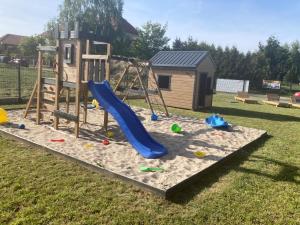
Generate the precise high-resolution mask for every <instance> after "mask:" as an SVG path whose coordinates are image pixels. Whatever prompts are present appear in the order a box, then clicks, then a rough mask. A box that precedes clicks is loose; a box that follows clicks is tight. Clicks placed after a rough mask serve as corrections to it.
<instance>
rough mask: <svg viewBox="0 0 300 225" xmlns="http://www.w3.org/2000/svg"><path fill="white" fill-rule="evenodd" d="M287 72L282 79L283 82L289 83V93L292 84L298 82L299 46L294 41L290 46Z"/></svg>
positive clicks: (299, 69)
mask: <svg viewBox="0 0 300 225" xmlns="http://www.w3.org/2000/svg"><path fill="white" fill-rule="evenodd" d="M288 62H289V70H288V72H287V74H286V76H285V77H284V80H285V81H287V82H289V83H290V91H291V90H292V84H293V83H298V82H299V80H300V44H299V42H298V41H295V42H293V43H292V44H291V47H290V55H289V60H288Z"/></svg>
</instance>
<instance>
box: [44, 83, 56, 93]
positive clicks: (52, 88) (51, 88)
mask: <svg viewBox="0 0 300 225" xmlns="http://www.w3.org/2000/svg"><path fill="white" fill-rule="evenodd" d="M42 90H43V91H49V92H55V86H54V85H50V84H43V88H42Z"/></svg>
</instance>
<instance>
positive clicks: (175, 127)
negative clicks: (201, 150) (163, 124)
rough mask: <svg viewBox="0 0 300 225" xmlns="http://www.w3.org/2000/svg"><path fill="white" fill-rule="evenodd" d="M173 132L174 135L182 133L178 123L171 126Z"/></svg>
mask: <svg viewBox="0 0 300 225" xmlns="http://www.w3.org/2000/svg"><path fill="white" fill-rule="evenodd" d="M171 131H172V132H174V133H180V132H181V127H180V126H179V125H178V124H177V123H173V124H172V126H171Z"/></svg>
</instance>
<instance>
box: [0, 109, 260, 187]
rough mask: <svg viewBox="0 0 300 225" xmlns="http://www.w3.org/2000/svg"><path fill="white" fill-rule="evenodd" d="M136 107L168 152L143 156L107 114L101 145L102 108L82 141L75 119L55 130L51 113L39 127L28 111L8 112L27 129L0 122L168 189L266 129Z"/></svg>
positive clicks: (11, 130) (84, 129)
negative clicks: (155, 114) (154, 117)
mask: <svg viewBox="0 0 300 225" xmlns="http://www.w3.org/2000/svg"><path fill="white" fill-rule="evenodd" d="M133 110H134V111H135V112H136V113H137V115H138V116H139V118H140V119H141V121H142V123H143V124H144V126H145V128H146V129H147V131H148V132H149V133H150V135H151V136H152V137H153V138H154V139H155V140H157V141H159V142H160V143H161V144H163V145H164V146H165V147H166V148H167V149H168V151H169V153H168V154H167V155H166V156H163V157H161V158H159V159H145V158H143V157H142V156H141V155H139V154H138V152H137V151H136V150H135V149H134V148H132V146H131V145H130V144H129V143H128V142H127V140H126V139H125V137H124V135H123V134H122V131H121V130H120V129H119V126H118V124H117V123H116V122H115V121H114V119H113V118H112V117H110V118H109V121H110V123H109V130H110V131H112V132H113V133H114V137H113V138H110V139H109V140H110V144H109V145H103V144H102V140H103V139H104V138H105V133H104V131H103V129H102V126H101V124H102V121H103V116H102V115H103V111H102V110H99V109H93V110H89V111H88V123H87V124H81V126H80V127H81V131H80V137H79V138H78V139H76V138H75V137H74V135H73V130H74V128H73V127H74V124H73V123H72V122H71V123H67V122H66V121H64V120H61V121H62V124H61V125H60V127H59V128H60V129H59V130H58V131H57V130H54V129H53V128H52V125H51V123H50V122H49V120H50V119H51V116H50V114H45V116H44V120H45V121H48V122H45V123H43V124H42V125H36V124H35V121H34V119H35V116H36V115H35V114H34V113H33V114H29V116H28V118H27V119H23V113H24V110H14V111H9V117H10V121H11V122H12V123H15V124H20V123H23V124H25V126H26V129H25V130H21V129H17V128H13V127H8V126H1V125H0V130H2V131H5V132H7V133H10V134H13V135H16V136H19V137H22V138H24V139H26V140H29V141H31V142H34V143H36V144H38V145H41V146H44V147H47V148H50V149H52V150H54V151H57V152H59V153H62V154H65V155H68V156H71V157H73V158H76V159H79V160H82V161H84V162H86V163H89V164H92V165H95V166H98V167H101V168H104V169H106V170H109V171H112V172H113V173H116V174H119V175H122V176H126V177H129V178H131V179H134V180H136V181H138V182H142V183H144V184H147V185H150V186H152V187H154V188H157V189H160V190H167V189H169V188H171V187H173V186H174V185H176V184H178V183H180V182H181V181H184V180H185V179H187V178H189V177H191V176H192V175H194V174H196V173H199V172H200V171H202V170H203V169H205V168H207V167H209V166H211V165H213V164H215V163H216V162H218V161H219V160H221V159H223V158H224V157H226V156H228V155H230V154H232V153H233V152H235V151H237V150H239V149H241V148H242V147H243V146H245V145H247V144H249V143H250V142H252V141H254V140H256V139H258V138H259V137H261V136H262V135H263V134H264V133H265V131H263V130H257V129H253V128H246V127H241V126H234V125H233V126H232V128H231V130H230V131H222V130H214V129H212V128H210V127H208V126H207V125H206V124H205V123H204V121H203V119H204V118H202V119H200V118H187V117H181V116H176V115H171V117H169V118H167V117H162V116H160V119H159V121H151V120H150V115H151V114H150V112H149V110H147V109H142V108H137V107H133ZM81 119H82V118H81ZM173 123H177V124H179V125H180V126H181V127H182V128H183V132H182V133H181V134H176V133H172V131H171V130H170V127H171V125H172V124H173ZM51 139H64V140H65V142H63V143H60V142H51V141H50V140H51ZM197 151H201V152H203V153H204V154H205V156H204V157H203V158H198V157H197V156H195V154H194V153H195V152H197ZM141 166H147V167H160V168H163V171H161V172H141V171H140V167H141Z"/></svg>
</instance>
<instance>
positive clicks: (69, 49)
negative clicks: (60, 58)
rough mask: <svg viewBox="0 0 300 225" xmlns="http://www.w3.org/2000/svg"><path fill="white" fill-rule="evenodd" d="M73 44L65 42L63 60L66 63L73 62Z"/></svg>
mask: <svg viewBox="0 0 300 225" xmlns="http://www.w3.org/2000/svg"><path fill="white" fill-rule="evenodd" d="M73 51H74V50H73V45H72V44H65V52H64V53H65V54H64V62H65V63H67V64H72V63H73Z"/></svg>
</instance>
